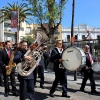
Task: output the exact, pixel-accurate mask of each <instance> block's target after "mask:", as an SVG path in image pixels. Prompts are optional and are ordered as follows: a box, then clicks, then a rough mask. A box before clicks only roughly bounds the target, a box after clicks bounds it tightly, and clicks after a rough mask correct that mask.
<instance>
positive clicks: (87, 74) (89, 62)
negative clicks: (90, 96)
mask: <svg viewBox="0 0 100 100" xmlns="http://www.w3.org/2000/svg"><path fill="white" fill-rule="evenodd" d="M84 51H85V54H86V64H85V66H84V68H83V69H82V70H83V72H84V78H83V81H82V84H81V88H80V91H83V92H84V88H85V85H86V82H87V79H88V78H89V80H90V84H91V93H98V92H97V91H96V90H95V87H96V86H95V80H94V75H93V70H92V68H91V67H92V63H93V60H92V55H91V54H90V47H89V45H85V47H84Z"/></svg>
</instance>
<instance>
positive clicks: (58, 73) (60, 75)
mask: <svg viewBox="0 0 100 100" xmlns="http://www.w3.org/2000/svg"><path fill="white" fill-rule="evenodd" d="M62 51H63V49H62V40H60V39H57V41H56V48H54V49H53V50H52V52H51V56H50V61H51V62H53V63H54V71H55V80H54V82H53V84H52V87H51V90H50V96H51V97H54V92H55V90H56V88H57V85H58V83H59V81H60V82H61V85H62V97H67V98H70V96H68V95H67V76H66V74H67V73H66V69H65V68H64V67H63V66H62V64H61V62H62V61H63V60H62V59H61V54H62Z"/></svg>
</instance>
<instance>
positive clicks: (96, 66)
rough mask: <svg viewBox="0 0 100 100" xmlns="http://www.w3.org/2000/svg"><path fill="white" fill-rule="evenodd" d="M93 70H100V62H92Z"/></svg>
mask: <svg viewBox="0 0 100 100" xmlns="http://www.w3.org/2000/svg"><path fill="white" fill-rule="evenodd" d="M92 70H93V71H94V72H100V62H94V63H93V64H92Z"/></svg>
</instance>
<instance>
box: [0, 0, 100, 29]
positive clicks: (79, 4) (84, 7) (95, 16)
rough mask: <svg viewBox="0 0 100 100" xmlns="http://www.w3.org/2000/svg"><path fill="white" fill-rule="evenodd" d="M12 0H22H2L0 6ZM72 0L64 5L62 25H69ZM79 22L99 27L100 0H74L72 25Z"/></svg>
mask: <svg viewBox="0 0 100 100" xmlns="http://www.w3.org/2000/svg"><path fill="white" fill-rule="evenodd" d="M13 1H18V2H19V3H21V2H22V0H3V1H1V2H0V8H2V7H3V6H7V3H13ZM72 1H73V0H68V2H67V3H66V5H65V7H66V8H65V10H64V15H63V18H62V26H63V27H71V19H72ZM79 24H87V25H88V26H93V27H96V28H100V0H75V12H74V26H78V25H79Z"/></svg>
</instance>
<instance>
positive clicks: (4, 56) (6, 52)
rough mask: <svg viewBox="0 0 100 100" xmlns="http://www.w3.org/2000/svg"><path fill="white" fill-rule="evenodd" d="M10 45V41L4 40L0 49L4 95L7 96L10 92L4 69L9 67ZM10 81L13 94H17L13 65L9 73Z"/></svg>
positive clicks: (7, 77)
mask: <svg viewBox="0 0 100 100" xmlns="http://www.w3.org/2000/svg"><path fill="white" fill-rule="evenodd" d="M11 47H12V44H11V42H10V41H6V42H5V47H4V49H2V50H0V67H2V70H3V76H4V88H5V94H4V96H5V97H8V94H9V92H10V88H9V76H8V75H6V71H7V70H9V68H10V66H8V63H9V60H10V55H11V52H12V50H11ZM10 81H11V86H12V93H13V95H14V96H18V91H17V88H16V82H15V67H13V69H12V72H11V74H10Z"/></svg>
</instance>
